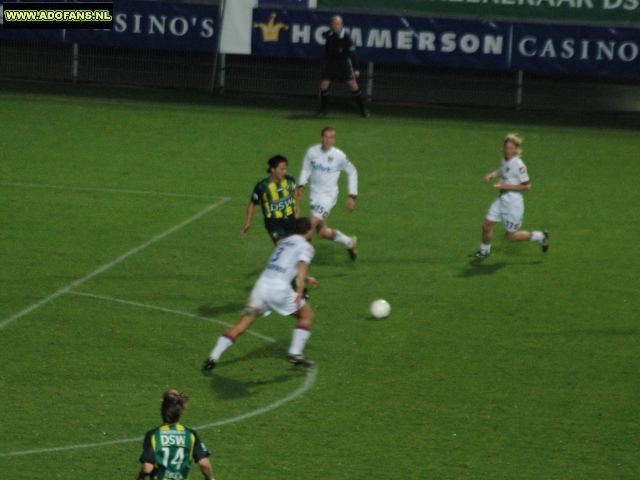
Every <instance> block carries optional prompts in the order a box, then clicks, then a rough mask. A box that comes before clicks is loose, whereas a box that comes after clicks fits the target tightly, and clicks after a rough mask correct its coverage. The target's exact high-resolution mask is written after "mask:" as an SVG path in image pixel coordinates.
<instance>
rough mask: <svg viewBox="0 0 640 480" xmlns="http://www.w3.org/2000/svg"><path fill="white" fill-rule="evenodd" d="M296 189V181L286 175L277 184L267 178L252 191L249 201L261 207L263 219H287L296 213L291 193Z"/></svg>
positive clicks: (291, 176)
mask: <svg viewBox="0 0 640 480" xmlns="http://www.w3.org/2000/svg"><path fill="white" fill-rule="evenodd" d="M295 189H296V180H295V178H293V175H289V174H288V173H287V174H286V175H285V178H284V180H282V181H281V182H279V183H276V182H274V181H273V180H271V177H267V178H265V179H264V180H262V181H261V182H258V184H257V185H256V186H255V188H254V189H253V194H252V195H251V201H252V202H253V203H254V204H256V205H258V204H260V206H261V207H262V213H263V214H264V218H288V217H293V216H294V215H295V212H296V207H295V205H296V203H295V202H296V201H295V199H294V198H293V192H294V190H295Z"/></svg>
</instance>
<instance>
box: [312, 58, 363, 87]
mask: <svg viewBox="0 0 640 480" xmlns="http://www.w3.org/2000/svg"><path fill="white" fill-rule="evenodd" d="M355 78H356V76H355V74H354V73H353V65H351V60H350V59H346V60H335V61H333V62H327V63H325V65H324V68H323V69H322V74H321V75H320V79H321V80H331V81H332V82H333V81H336V82H348V81H349V80H355Z"/></svg>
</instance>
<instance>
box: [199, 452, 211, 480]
mask: <svg viewBox="0 0 640 480" xmlns="http://www.w3.org/2000/svg"><path fill="white" fill-rule="evenodd" d="M198 466H199V467H200V471H201V472H202V475H203V476H204V478H205V479H206V480H215V479H214V478H213V471H212V470H211V462H210V461H209V459H208V458H207V457H204V458H201V459H200V460H198Z"/></svg>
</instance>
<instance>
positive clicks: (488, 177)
mask: <svg viewBox="0 0 640 480" xmlns="http://www.w3.org/2000/svg"><path fill="white" fill-rule="evenodd" d="M492 178H493V177H492V176H491V174H490V173H489V174H488V175H485V176H484V183H489V182H490V181H491V179H492Z"/></svg>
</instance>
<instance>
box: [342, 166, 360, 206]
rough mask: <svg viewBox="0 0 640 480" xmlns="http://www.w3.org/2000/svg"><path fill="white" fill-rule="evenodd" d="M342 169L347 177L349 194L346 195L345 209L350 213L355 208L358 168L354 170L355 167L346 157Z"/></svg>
mask: <svg viewBox="0 0 640 480" xmlns="http://www.w3.org/2000/svg"><path fill="white" fill-rule="evenodd" d="M343 170H344V172H345V173H346V174H347V177H348V178H349V196H348V197H347V210H349V213H351V212H353V209H354V208H356V198H358V170H356V167H354V166H353V164H352V163H351V162H350V161H349V159H347V158H345V163H344V167H343Z"/></svg>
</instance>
